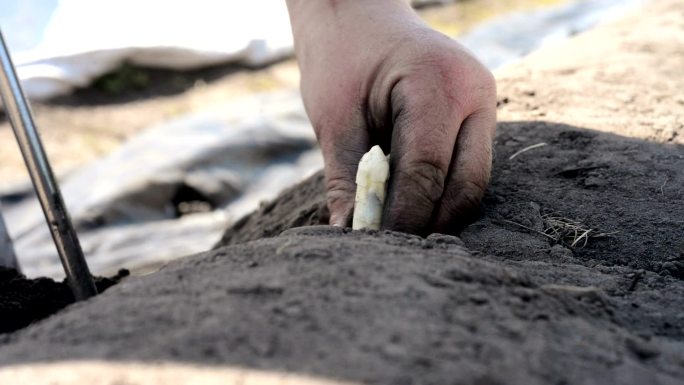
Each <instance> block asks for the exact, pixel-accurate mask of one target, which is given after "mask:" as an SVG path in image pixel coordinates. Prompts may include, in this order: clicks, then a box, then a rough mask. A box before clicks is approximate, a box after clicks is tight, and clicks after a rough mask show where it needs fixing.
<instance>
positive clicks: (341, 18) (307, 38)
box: [286, 0, 417, 56]
mask: <svg viewBox="0 0 684 385" xmlns="http://www.w3.org/2000/svg"><path fill="white" fill-rule="evenodd" d="M286 2H287V7H288V11H289V15H290V23H291V26H292V34H293V36H294V40H295V49H296V51H297V55H298V56H300V55H301V54H302V52H300V51H302V50H305V48H306V46H307V45H310V44H312V43H314V42H316V41H323V44H325V43H326V42H330V41H331V40H334V39H335V38H336V37H341V36H342V35H346V33H347V32H349V31H357V32H358V31H359V29H363V26H364V25H367V24H369V23H370V24H372V23H377V22H379V21H380V22H381V21H383V20H387V19H397V20H398V21H405V20H407V18H416V19H417V16H416V14H415V12H414V11H413V9H412V8H411V6H410V0H372V1H369V0H327V1H325V0H287V1H286ZM398 24H400V23H398Z"/></svg>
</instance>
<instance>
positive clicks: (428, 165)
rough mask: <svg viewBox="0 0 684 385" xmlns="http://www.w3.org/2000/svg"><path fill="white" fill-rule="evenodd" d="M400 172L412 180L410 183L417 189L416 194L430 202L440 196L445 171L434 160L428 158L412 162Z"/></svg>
mask: <svg viewBox="0 0 684 385" xmlns="http://www.w3.org/2000/svg"><path fill="white" fill-rule="evenodd" d="M401 173H402V175H403V176H404V178H406V179H408V180H409V181H410V182H412V183H411V185H413V186H414V187H415V188H417V189H418V190H417V193H418V195H419V196H422V197H424V198H425V199H427V200H428V201H429V202H430V203H434V202H436V201H437V200H438V199H439V198H440V197H441V195H442V192H443V191H444V179H445V176H446V172H445V170H444V168H443V167H441V166H440V165H438V164H437V163H436V162H433V161H429V160H420V161H416V162H412V163H411V164H409V165H408V166H406V167H405V168H404V169H403V170H402V171H401Z"/></svg>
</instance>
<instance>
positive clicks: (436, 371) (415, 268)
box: [0, 122, 684, 385]
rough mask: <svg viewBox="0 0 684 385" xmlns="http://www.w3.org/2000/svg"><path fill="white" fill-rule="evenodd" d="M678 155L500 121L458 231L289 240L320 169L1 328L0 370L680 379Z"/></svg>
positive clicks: (362, 378) (314, 213)
mask: <svg viewBox="0 0 684 385" xmlns="http://www.w3.org/2000/svg"><path fill="white" fill-rule="evenodd" d="M541 141H543V142H546V143H548V145H547V146H545V147H541V148H538V149H535V150H531V151H528V152H526V153H524V154H521V155H519V156H517V157H516V158H514V159H513V160H512V161H511V160H509V159H508V158H509V157H510V156H511V155H512V154H513V153H514V152H516V151H517V150H519V149H520V148H524V147H526V146H528V145H530V144H535V143H538V142H541ZM683 155H684V152H683V151H682V148H681V147H677V146H669V145H659V144H654V143H648V142H641V141H636V140H631V139H625V138H621V137H618V136H615V135H609V134H601V133H597V132H593V131H590V130H585V129H580V128H573V127H569V126H564V125H558V124H551V123H538V122H537V123H502V124H501V125H500V130H499V134H498V137H497V139H496V161H495V172H494V177H493V180H492V186H491V188H490V190H489V192H488V194H487V197H486V199H485V202H484V206H483V210H482V216H481V218H480V219H479V220H478V221H477V222H475V223H474V224H473V225H471V226H470V227H468V228H467V229H466V230H465V231H464V232H463V234H462V238H457V237H453V236H447V235H439V234H433V235H431V236H430V237H428V238H427V239H423V238H420V237H417V236H412V235H408V234H401V233H394V232H353V231H350V230H348V229H341V228H334V227H328V226H313V227H303V228H296V229H290V230H286V231H284V232H282V233H281V231H282V230H285V229H288V228H289V227H291V226H300V225H312V224H317V223H321V222H324V221H325V209H324V203H323V202H324V199H323V187H322V179H321V176H320V175H317V176H314V177H313V178H311V179H310V180H308V181H307V182H304V183H303V184H301V185H300V186H298V187H295V188H293V189H291V190H289V191H288V192H286V193H284V194H283V195H282V196H281V197H280V198H278V199H276V200H275V201H274V202H271V203H270V204H267V205H264V206H263V207H262V208H261V209H260V210H259V211H257V212H256V213H254V214H252V215H251V216H249V217H247V218H245V219H244V220H242V221H240V223H238V224H237V225H236V227H235V228H234V229H232V230H230V231H229V232H228V233H227V234H226V237H224V243H225V244H230V245H227V246H222V247H220V248H218V249H216V250H214V251H211V252H208V253H204V254H200V255H196V256H193V257H190V258H187V259H184V260H180V261H176V262H173V263H171V264H170V265H168V266H167V267H165V268H164V269H162V270H161V271H159V272H158V273H155V274H153V275H150V276H146V277H133V278H130V279H127V280H126V282H124V283H122V284H121V285H117V286H116V287H114V288H112V289H111V290H109V291H108V292H107V293H105V294H103V295H101V296H98V297H96V298H94V299H93V300H91V301H88V302H87V303H85V304H83V305H82V306H72V307H69V308H67V309H65V310H64V311H62V312H60V313H59V314H57V315H55V316H53V317H50V318H49V319H47V320H45V321H43V322H40V323H36V324H35V325H32V326H31V327H30V328H27V329H25V330H22V331H19V332H16V333H14V334H11V335H9V337H7V338H6V341H5V342H4V343H2V344H0V366H2V365H13V364H19V363H22V364H26V363H28V362H43V361H55V360H79V359H88V360H98V359H99V360H108V361H112V360H113V361H123V362H131V361H134V362H140V361H142V362H159V361H165V362H168V361H174V362H183V363H195V364H201V365H216V366H219V367H223V366H227V367H240V368H246V369H250V368H251V369H256V370H269V371H281V372H282V371H284V372H288V373H300V374H308V375H316V376H322V377H325V378H335V379H341V380H348V381H357V382H360V383H366V384H417V383H421V384H423V383H424V384H445V383H458V384H526V385H527V384H580V383H581V384H613V383H620V384H645V383H649V384H650V383H654V384H680V383H681V378H683V377H684V313H683V312H682V311H681V309H684V280H682V276H681V272H680V270H678V269H679V266H680V265H679V264H680V263H681V255H682V254H681V249H678V248H677V247H680V246H678V244H677V242H679V241H681V239H682V228H683V227H682V225H681V221H682V219H684V212H683V211H682V210H684V208H683V207H682V205H681V202H682V198H683V196H682V194H683V192H684V185H683V183H684V181H683V178H682V176H683V174H684V156H683ZM664 176H668V177H669V179H668V183H667V184H665V186H663V182H662V178H663V177H664ZM590 178H594V179H590ZM546 213H553V214H554V215H557V216H562V217H567V218H569V219H573V220H576V221H578V222H580V223H581V224H583V225H586V226H589V227H590V228H595V229H599V230H600V231H604V232H611V233H613V234H612V235H610V236H608V237H604V238H596V239H594V238H590V239H589V241H588V243H587V245H586V246H584V247H579V246H575V247H571V246H570V245H568V242H567V240H565V239H564V240H561V241H559V242H553V241H550V240H549V239H548V238H547V237H545V236H542V235H540V234H539V233H538V231H543V229H544V215H545V214H546ZM521 226H524V227H521ZM526 228H529V229H531V230H528V229H526ZM264 237H265V238H264ZM268 237H270V238H268ZM252 239H255V240H254V241H251V242H249V241H250V240H252ZM245 242H246V243H245ZM466 246H467V248H466ZM468 248H469V249H471V250H472V251H468ZM36 347H40V348H39V349H36Z"/></svg>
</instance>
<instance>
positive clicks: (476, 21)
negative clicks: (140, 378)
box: [0, 0, 645, 277]
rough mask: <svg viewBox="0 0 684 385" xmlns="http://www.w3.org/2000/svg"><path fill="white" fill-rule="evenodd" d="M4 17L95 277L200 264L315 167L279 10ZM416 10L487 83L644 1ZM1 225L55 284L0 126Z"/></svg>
mask: <svg viewBox="0 0 684 385" xmlns="http://www.w3.org/2000/svg"><path fill="white" fill-rule="evenodd" d="M644 1H645V0H644ZM0 3H1V4H2V6H1V7H0V28H1V29H2V32H3V34H4V35H5V39H6V40H7V42H8V44H9V47H10V50H11V51H12V56H13V60H14V63H15V65H16V67H17V70H18V72H19V76H20V78H21V79H22V83H23V86H24V89H25V92H26V94H27V95H28V96H29V98H30V99H31V101H32V106H33V110H34V113H35V117H36V121H37V125H38V128H39V130H40V131H41V136H42V138H43V140H44V145H45V147H46V149H47V152H48V154H49V157H50V161H51V163H52V166H53V168H54V170H55V171H56V174H57V175H58V177H59V179H60V182H61V187H62V192H63V194H64V197H65V201H66V203H67V206H68V207H69V210H70V213H71V216H72V219H73V220H74V222H75V225H76V228H77V231H78V233H79V236H80V238H81V243H82V246H83V248H84V252H85V254H86V257H87V259H88V262H89V264H90V266H91V270H92V271H93V272H94V273H95V274H110V273H112V272H114V271H116V270H117V269H118V268H120V267H127V268H129V269H132V270H133V272H134V273H138V274H144V273H147V272H151V271H154V270H155V269H157V268H158V267H159V266H161V265H162V264H163V263H165V262H166V261H169V260H171V259H174V258H178V257H181V256H185V255H188V254H192V253H197V252H201V251H205V250H207V249H209V248H211V247H212V245H213V244H214V243H215V242H217V241H218V239H219V238H220V236H221V234H222V232H223V231H225V229H227V228H228V227H229V226H230V224H231V223H233V222H234V221H235V220H237V219H239V218H240V217H241V216H243V215H245V214H247V213H249V212H250V211H251V210H253V209H255V208H256V207H258V205H259V204H260V203H261V202H264V201H267V200H269V199H272V198H274V197H275V196H276V195H277V194H278V192H279V191H281V190H282V189H284V188H287V187H289V186H292V185H293V184H295V183H297V182H298V181H300V180H302V179H303V178H305V177H307V176H308V175H311V174H312V173H314V172H315V171H317V170H318V169H320V168H321V167H322V159H321V156H320V153H319V152H318V149H317V148H316V142H315V138H314V136H313V132H312V130H311V128H310V126H309V123H308V120H307V118H306V115H305V113H304V109H303V106H302V105H301V101H300V98H299V93H298V83H299V71H298V68H297V63H296V60H295V59H294V57H293V47H292V37H291V34H290V26H289V20H288V15H287V9H286V7H285V2H284V1H283V0H250V1H236V0H233V1H212V0H193V1H187V0H178V1H161V0H159V1H156V0H147V1H140V0H136V1H133V0H0ZM413 3H414V6H415V7H416V9H417V10H418V12H419V13H420V15H421V16H422V17H423V18H424V19H425V20H426V21H427V22H428V23H429V24H430V25H431V26H433V27H434V28H436V29H437V30H439V31H441V32H443V33H445V34H447V35H449V36H452V37H454V38H456V39H458V40H459V41H461V42H462V43H463V44H465V45H466V46H467V47H468V48H469V49H471V50H472V51H473V52H474V53H475V54H476V55H477V56H478V57H479V58H480V59H481V60H482V61H483V62H484V63H485V64H486V65H487V66H488V67H489V68H490V69H492V70H496V69H498V68H501V67H503V66H506V65H508V64H510V63H514V62H515V61H517V60H519V59H520V58H522V57H524V56H525V55H526V54H528V53H530V52H532V51H533V50H535V49H538V48H539V47H542V46H544V45H548V44H554V42H557V41H560V40H562V39H565V38H567V37H569V36H572V35H573V34H576V33H578V32H581V31H583V30H586V29H588V28H590V27H592V26H593V25H595V24H597V23H599V22H602V21H605V20H607V19H611V18H615V17H617V16H619V15H620V13H622V12H623V11H625V10H626V9H628V8H629V7H631V6H634V5H635V4H637V3H638V0H574V1H572V0H454V1H449V0H441V1H435V0H433V1H429V0H423V1H420V0H415V1H414V2H413ZM0 210H1V211H2V213H3V216H4V218H5V221H6V223H7V227H8V228H9V233H10V235H11V237H12V239H13V243H14V248H15V251H16V254H17V255H18V258H19V263H20V265H21V267H22V270H23V272H24V273H25V274H26V275H28V276H38V275H46V276H52V277H61V276H63V273H62V272H61V266H60V263H59V259H58V257H57V254H56V251H55V250H54V246H53V245H52V242H51V238H50V235H49V232H48V229H47V227H46V225H45V223H44V220H43V217H42V213H41V212H40V209H39V206H38V203H37V200H36V199H35V197H34V196H33V192H32V188H31V185H30V182H29V180H28V175H27V172H26V169H25V167H24V164H23V161H22V159H21V155H20V153H19V150H18V148H17V146H16V143H15V139H14V137H13V134H12V131H11V127H10V125H9V122H8V121H7V119H6V116H5V115H4V112H2V113H0Z"/></svg>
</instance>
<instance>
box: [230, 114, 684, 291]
mask: <svg viewBox="0 0 684 385" xmlns="http://www.w3.org/2000/svg"><path fill="white" fill-rule="evenodd" d="M537 143H546V144H547V145H546V146H543V147H540V148H536V149H533V150H530V151H528V152H525V153H522V154H520V155H518V156H516V157H515V158H514V159H513V160H509V157H510V156H511V155H513V154H514V153H515V152H517V151H518V150H519V149H522V148H525V147H528V146H530V145H534V144H537ZM326 213H327V211H326V209H325V197H324V186H323V177H322V174H321V173H319V174H317V175H315V176H313V177H312V178H310V179H309V180H307V181H305V182H303V183H302V184H300V185H299V186H296V187H294V188H292V189H289V190H287V191H286V192H284V193H283V194H282V195H281V196H280V197H279V198H278V199H277V200H276V201H274V202H270V203H268V204H264V205H262V207H261V208H260V209H259V210H258V211H257V212H256V213H254V214H252V215H250V216H247V217H245V218H243V219H242V220H240V221H238V222H237V223H236V224H235V225H234V226H233V228H231V229H229V230H228V231H227V232H226V233H225V235H224V237H223V239H222V240H221V241H220V242H219V246H225V245H231V244H236V243H242V242H246V241H251V240H256V239H259V238H262V237H272V236H276V235H278V234H279V233H280V232H281V231H283V230H285V229H287V228H291V227H296V226H304V225H317V224H327V222H326V221H327V216H326ZM547 217H557V218H564V219H567V220H572V221H575V222H579V223H581V224H582V225H584V228H586V229H592V230H593V231H592V232H590V237H589V240H588V242H587V244H586V246H584V243H583V242H579V244H578V245H576V247H571V243H572V242H570V238H571V237H563V238H562V239H560V240H558V241H555V240H552V239H550V238H548V237H546V236H544V235H543V234H539V232H543V231H544V229H545V227H547V223H546V222H547V220H546V219H545V218H547ZM591 234H596V235H600V234H608V235H606V236H601V237H597V238H592V236H591ZM461 237H462V238H463V241H464V242H465V244H466V246H467V247H468V248H469V249H471V250H473V251H475V252H479V253H482V254H483V255H487V256H489V257H487V258H490V259H501V260H526V261H529V260H537V261H545V262H571V263H578V264H582V265H585V266H592V267H593V266H598V265H605V266H626V267H630V268H633V269H643V270H647V271H652V272H655V273H658V274H659V275H662V276H668V277H674V278H677V279H684V147H682V146H679V145H663V144H656V143H649V142H645V141H640V140H634V139H628V138H623V137H619V136H616V135H612V134H606V133H600V132H596V131H592V130H587V129H580V128H576V127H571V126H567V125H562V124H553V123H545V122H513V123H501V124H499V129H498V135H497V137H496V139H495V159H494V168H493V176H492V181H491V185H490V187H489V190H488V192H487V194H486V196H485V199H484V202H483V208H482V213H481V217H480V219H479V220H478V221H476V222H475V223H473V224H472V225H471V226H469V227H468V228H467V229H466V230H465V231H463V233H462V234H461ZM581 246H584V247H581Z"/></svg>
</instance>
